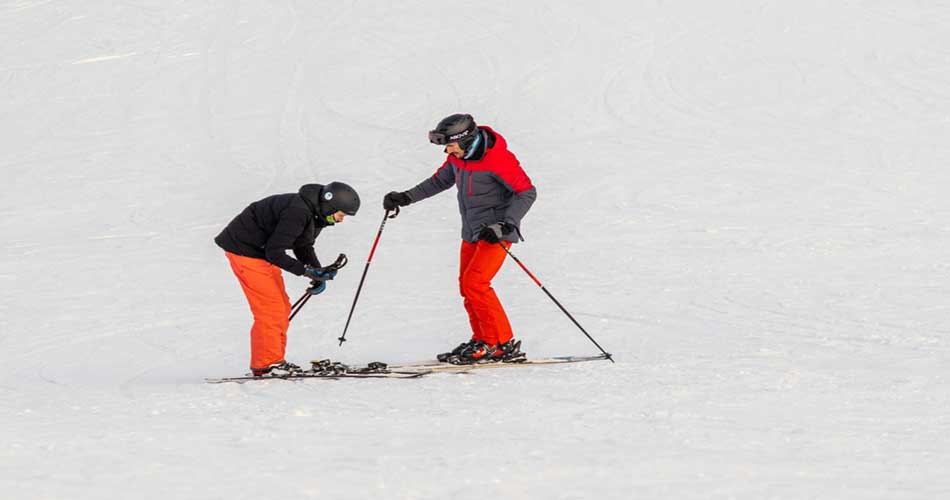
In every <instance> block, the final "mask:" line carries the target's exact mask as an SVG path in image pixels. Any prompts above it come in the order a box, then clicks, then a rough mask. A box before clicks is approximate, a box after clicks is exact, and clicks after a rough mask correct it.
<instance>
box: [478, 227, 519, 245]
mask: <svg viewBox="0 0 950 500" xmlns="http://www.w3.org/2000/svg"><path fill="white" fill-rule="evenodd" d="M512 231H514V228H513V227H512V226H511V225H510V224H508V223H506V222H496V223H494V224H489V225H487V226H485V227H483V228H482V230H481V232H479V233H478V239H480V240H484V241H487V242H489V243H498V242H499V241H501V239H502V238H503V237H505V236H507V235H509V234H511V232H512Z"/></svg>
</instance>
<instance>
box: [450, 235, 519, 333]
mask: <svg viewBox="0 0 950 500" xmlns="http://www.w3.org/2000/svg"><path fill="white" fill-rule="evenodd" d="M502 244H503V245H505V248H511V242H508V241H503V242H502ZM507 255H508V254H507V253H506V252H505V250H504V249H503V248H501V247H500V246H499V245H498V244H497V243H489V242H487V241H478V242H476V243H469V242H468V241H465V240H462V249H461V252H460V256H461V265H460V266H459V291H460V292H461V293H462V297H463V298H464V301H463V303H464V304H465V311H467V312H468V320H469V323H471V325H472V338H473V339H475V340H481V341H484V342H485V343H487V344H491V345H496V344H500V343H505V342H508V341H509V340H511V337H512V333H511V324H510V323H509V322H508V315H507V314H505V309H504V308H503V307H502V306H501V302H500V301H499V300H498V296H497V295H495V290H494V289H493V288H492V287H491V280H492V278H494V277H495V275H496V274H498V270H499V269H501V265H502V264H504V262H505V257H506V256H507Z"/></svg>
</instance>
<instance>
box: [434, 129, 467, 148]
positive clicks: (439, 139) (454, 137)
mask: <svg viewBox="0 0 950 500" xmlns="http://www.w3.org/2000/svg"><path fill="white" fill-rule="evenodd" d="M473 132H475V130H463V131H461V132H459V133H456V134H451V135H449V134H446V133H445V132H439V131H436V130H430V131H429V142H431V143H432V144H436V145H438V146H445V145H446V144H450V143H453V142H460V141H462V140H464V139H465V138H466V137H468V136H470V135H471V134H472V133H473Z"/></svg>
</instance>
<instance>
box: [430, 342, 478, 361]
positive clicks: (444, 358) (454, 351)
mask: <svg viewBox="0 0 950 500" xmlns="http://www.w3.org/2000/svg"><path fill="white" fill-rule="evenodd" d="M474 343H475V339H468V340H466V341H465V342H462V343H461V344H459V346H458V347H456V348H455V349H452V350H451V351H449V352H443V353H441V354H437V355H436V356H435V359H437V360H439V362H440V363H448V362H449V359H450V358H453V357H455V356H460V355H461V354H462V351H464V350H465V349H467V348H468V347H469V346H470V345H472V344H474Z"/></svg>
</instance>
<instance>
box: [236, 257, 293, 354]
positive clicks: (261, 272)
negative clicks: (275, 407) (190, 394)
mask: <svg viewBox="0 0 950 500" xmlns="http://www.w3.org/2000/svg"><path fill="white" fill-rule="evenodd" d="M224 253H225V255H227V257H228V262H230V263H231V270H232V271H234V275H235V276H237V279H238V281H239V282H240V283H241V288H242V289H243V290H244V296H245V297H247V303H248V304H249V305H250V306H251V314H253V315H254V325H253V326H252V327H251V369H252V370H253V369H256V368H266V367H267V366H268V365H270V364H272V363H276V362H278V361H282V360H283V359H284V351H285V349H286V348H287V329H288V328H289V327H290V320H289V319H288V317H289V316H290V298H289V297H287V291H286V290H285V289H284V277H283V276H282V275H281V270H280V268H279V267H277V266H275V265H273V264H271V263H270V262H267V261H266V260H264V259H255V258H253V257H244V256H241V255H235V254H233V253H230V252H224Z"/></svg>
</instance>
